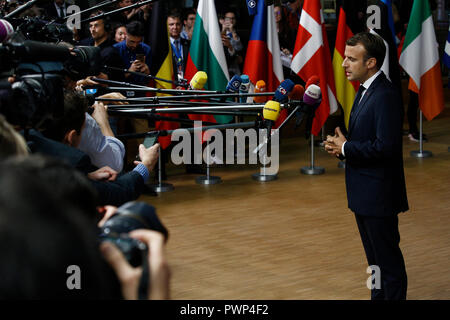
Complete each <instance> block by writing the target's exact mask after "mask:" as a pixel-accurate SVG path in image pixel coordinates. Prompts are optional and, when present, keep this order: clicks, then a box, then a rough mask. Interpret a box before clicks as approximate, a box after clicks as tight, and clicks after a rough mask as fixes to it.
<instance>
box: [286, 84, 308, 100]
mask: <svg viewBox="0 0 450 320" xmlns="http://www.w3.org/2000/svg"><path fill="white" fill-rule="evenodd" d="M304 94H305V88H304V87H303V86H302V85H301V84H296V85H295V86H294V89H292V92H291V94H290V95H289V98H290V99H291V100H302V99H303V95H304Z"/></svg>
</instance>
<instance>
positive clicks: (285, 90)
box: [273, 79, 294, 103]
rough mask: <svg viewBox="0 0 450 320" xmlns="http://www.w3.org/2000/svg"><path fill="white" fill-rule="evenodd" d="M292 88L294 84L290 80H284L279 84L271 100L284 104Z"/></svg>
mask: <svg viewBox="0 0 450 320" xmlns="http://www.w3.org/2000/svg"><path fill="white" fill-rule="evenodd" d="M293 88H294V82H293V81H292V80H291V79H286V80H284V81H283V82H281V83H280V85H279V86H278V88H277V90H276V91H275V94H274V97H273V100H275V101H278V102H281V103H283V102H286V101H287V100H288V94H289V93H290V92H291V91H292V89H293Z"/></svg>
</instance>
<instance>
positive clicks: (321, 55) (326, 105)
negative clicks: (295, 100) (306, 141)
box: [291, 0, 337, 136]
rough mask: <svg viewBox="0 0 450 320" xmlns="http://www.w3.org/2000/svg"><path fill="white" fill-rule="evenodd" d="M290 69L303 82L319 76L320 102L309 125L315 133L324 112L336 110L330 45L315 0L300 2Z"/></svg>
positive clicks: (328, 112)
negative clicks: (300, 6)
mask: <svg viewBox="0 0 450 320" xmlns="http://www.w3.org/2000/svg"><path fill="white" fill-rule="evenodd" d="M291 69H292V71H294V72H295V73H296V74H298V75H299V76H300V77H301V78H302V79H303V80H304V81H305V82H306V80H308V78H310V77H311V76H313V75H317V76H319V78H320V90H321V91H322V102H321V104H320V106H319V107H318V108H317V110H316V114H315V117H314V122H313V125H312V129H311V132H312V134H314V135H316V136H317V135H318V134H319V132H320V129H321V128H322V126H323V124H324V123H325V121H326V120H327V118H328V115H330V114H332V113H334V112H335V111H336V110H337V101H336V87H335V84H334V75H333V67H332V64H331V55H330V49H329V47H328V40H327V34H326V30H325V25H324V19H323V14H322V9H321V7H320V1H318V0H305V2H304V4H303V10H302V14H301V16H300V23H299V26H298V31H297V40H296V41H295V48H294V53H293V58H292V63H291Z"/></svg>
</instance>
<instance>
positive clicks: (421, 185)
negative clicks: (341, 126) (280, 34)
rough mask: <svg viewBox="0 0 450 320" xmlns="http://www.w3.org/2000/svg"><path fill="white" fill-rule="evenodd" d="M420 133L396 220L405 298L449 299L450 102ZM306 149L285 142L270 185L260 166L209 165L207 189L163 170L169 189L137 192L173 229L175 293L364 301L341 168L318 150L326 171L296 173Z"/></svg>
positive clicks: (362, 266)
mask: <svg viewBox="0 0 450 320" xmlns="http://www.w3.org/2000/svg"><path fill="white" fill-rule="evenodd" d="M405 127H406V125H405ZM424 132H425V133H426V134H427V136H428V138H429V142H426V143H424V149H425V150H429V151H432V152H433V157H432V158H427V159H417V158H412V157H411V156H410V151H412V150H418V148H419V144H418V143H417V142H411V141H409V140H408V138H407V137H406V136H405V137H404V165H405V174H406V183H407V192H408V200H409V205H410V210H409V212H407V213H403V214H401V215H400V216H399V223H400V234H401V243H400V245H401V248H402V250H403V254H404V257H405V261H406V268H407V272H408V280H409V288H408V299H450V272H449V271H450V269H449V265H450V152H449V151H448V147H449V146H450V108H448V107H447V108H446V109H445V110H444V112H443V113H442V114H441V115H439V116H438V117H437V118H435V119H434V120H433V121H431V122H427V121H424ZM308 148H309V145H308V144H307V141H306V140H305V139H304V138H303V137H298V138H289V139H283V141H282V144H281V153H280V154H281V155H280V158H281V159H280V162H281V163H280V171H279V179H278V180H276V181H273V182H266V183H260V182H256V181H253V180H252V179H251V174H253V173H256V172H258V170H259V167H258V166H256V165H233V166H229V165H228V166H223V167H217V168H213V169H212V171H211V174H212V175H218V176H220V177H221V178H222V180H223V182H222V183H221V184H219V185H212V186H202V185H197V184H196V183H195V181H194V178H195V177H196V175H193V174H185V173H184V170H183V168H182V167H169V168H168V174H169V179H168V181H167V182H170V183H172V184H173V185H174V186H175V190H174V191H172V192H167V193H162V194H159V195H158V196H156V197H154V196H142V197H141V198H140V200H143V201H147V202H149V203H151V204H153V205H154V206H155V207H156V208H157V212H158V215H159V216H160V218H161V220H162V221H163V223H164V224H165V225H166V226H167V228H168V229H169V231H170V238H169V241H168V244H167V253H168V258H169V262H170V265H171V269H172V282H171V293H172V298H173V299H294V300H297V299H300V300H303V299H308V300H309V299H369V297H370V293H369V290H368V289H367V287H366V280H367V278H368V276H369V275H368V274H367V273H366V268H367V264H366V259H365V255H364V250H363V247H362V244H361V241H360V238H359V233H358V230H357V226H356V223H355V220H354V216H353V214H352V213H351V212H350V210H349V209H348V208H347V198H346V192H345V181H344V170H343V169H339V168H338V167H337V161H336V159H333V158H332V157H330V156H329V155H328V154H327V153H326V152H325V151H323V149H320V148H316V149H315V164H316V165H317V166H322V167H324V168H325V170H326V172H325V174H323V175H318V176H307V175H303V174H301V173H300V171H299V169H300V168H301V167H303V166H309V161H310V160H309V159H310V153H309V149H308ZM362 187H363V186H362Z"/></svg>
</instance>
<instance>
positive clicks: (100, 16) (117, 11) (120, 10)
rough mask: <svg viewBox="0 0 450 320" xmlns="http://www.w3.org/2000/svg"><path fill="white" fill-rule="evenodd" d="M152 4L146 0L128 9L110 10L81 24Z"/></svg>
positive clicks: (151, 0) (150, 0) (82, 21)
mask: <svg viewBox="0 0 450 320" xmlns="http://www.w3.org/2000/svg"><path fill="white" fill-rule="evenodd" d="M152 2H154V0H146V1H142V2H138V3H135V4H132V5H129V6H128V7H123V8H120V9H116V10H112V11H110V12H107V13H101V14H99V15H96V16H94V17H91V18H88V19H84V20H81V23H85V22H91V21H95V20H99V19H103V18H105V17H107V16H110V15H112V14H116V13H119V12H122V11H127V10H130V9H134V8H136V7H142V6H144V5H146V4H149V3H152Z"/></svg>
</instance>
